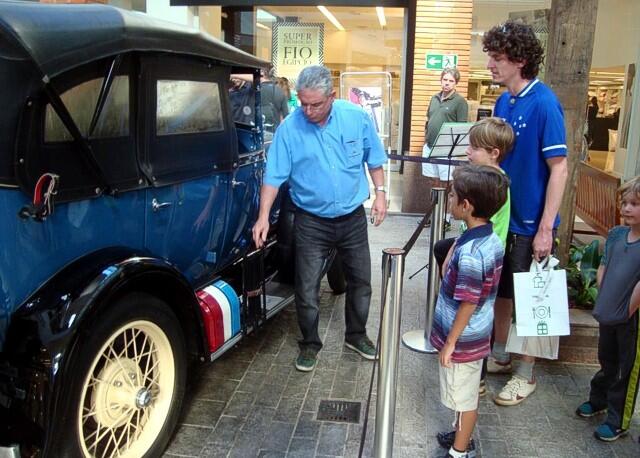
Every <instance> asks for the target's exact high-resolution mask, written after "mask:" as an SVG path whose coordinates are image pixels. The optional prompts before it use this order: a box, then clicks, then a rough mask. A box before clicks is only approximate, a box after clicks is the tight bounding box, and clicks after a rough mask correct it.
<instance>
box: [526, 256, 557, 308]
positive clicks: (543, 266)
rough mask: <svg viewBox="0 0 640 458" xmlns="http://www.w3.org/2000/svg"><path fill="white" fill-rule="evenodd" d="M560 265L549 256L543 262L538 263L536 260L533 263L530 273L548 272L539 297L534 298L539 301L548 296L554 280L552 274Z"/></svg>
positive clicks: (555, 259)
mask: <svg viewBox="0 0 640 458" xmlns="http://www.w3.org/2000/svg"><path fill="white" fill-rule="evenodd" d="M558 264H560V261H559V260H558V259H557V258H555V257H553V256H551V255H549V256H547V257H546V258H544V259H543V260H542V261H539V262H538V261H536V260H535V258H534V259H533V260H532V261H531V267H529V272H535V273H537V274H540V273H541V272H546V278H545V285H544V287H543V288H542V291H540V292H539V293H538V294H537V295H535V296H534V297H535V298H536V299H538V300H542V299H543V298H544V297H545V295H546V294H547V290H548V289H549V286H550V285H551V279H552V278H553V277H552V275H551V272H553V269H554V267H556V266H557V265H558Z"/></svg>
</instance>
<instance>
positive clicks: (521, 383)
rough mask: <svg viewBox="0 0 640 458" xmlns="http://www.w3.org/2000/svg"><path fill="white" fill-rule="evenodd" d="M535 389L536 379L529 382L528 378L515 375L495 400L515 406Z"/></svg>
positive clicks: (501, 403) (499, 403)
mask: <svg viewBox="0 0 640 458" xmlns="http://www.w3.org/2000/svg"><path fill="white" fill-rule="evenodd" d="M535 390H536V382H535V381H534V382H533V383H529V381H528V380H527V379H526V378H524V377H520V376H518V375H514V376H513V377H511V380H509V381H508V382H507V384H506V385H505V387H504V388H503V389H502V391H501V392H500V394H498V396H496V397H495V399H494V400H493V401H494V402H495V403H496V404H498V405H501V406H515V405H517V404H520V403H521V402H522V401H524V400H525V399H526V398H527V397H528V396H529V395H530V394H531V393H533V392H534V391H535Z"/></svg>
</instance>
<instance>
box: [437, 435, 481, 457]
mask: <svg viewBox="0 0 640 458" xmlns="http://www.w3.org/2000/svg"><path fill="white" fill-rule="evenodd" d="M436 439H437V440H438V444H439V445H440V447H442V448H446V449H447V450H449V449H450V448H451V447H453V441H454V440H455V439H456V432H455V431H451V432H449V433H438V434H436ZM467 456H468V457H469V458H475V457H476V443H475V441H474V440H473V439H471V440H470V441H469V446H468V447H467Z"/></svg>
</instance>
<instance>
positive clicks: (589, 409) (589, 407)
mask: <svg viewBox="0 0 640 458" xmlns="http://www.w3.org/2000/svg"><path fill="white" fill-rule="evenodd" d="M606 411H607V409H606V407H605V408H602V409H596V408H595V407H593V404H591V403H590V402H589V401H587V402H583V403H582V404H580V405H579V406H578V408H577V409H576V415H578V416H579V417H582V418H589V417H593V416H596V415H598V414H601V413H605V412H606Z"/></svg>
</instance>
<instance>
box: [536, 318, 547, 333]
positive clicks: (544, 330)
mask: <svg viewBox="0 0 640 458" xmlns="http://www.w3.org/2000/svg"><path fill="white" fill-rule="evenodd" d="M536 330H537V331H538V335H539V336H546V335H549V326H548V325H547V323H546V322H545V321H538V326H537V328H536Z"/></svg>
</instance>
